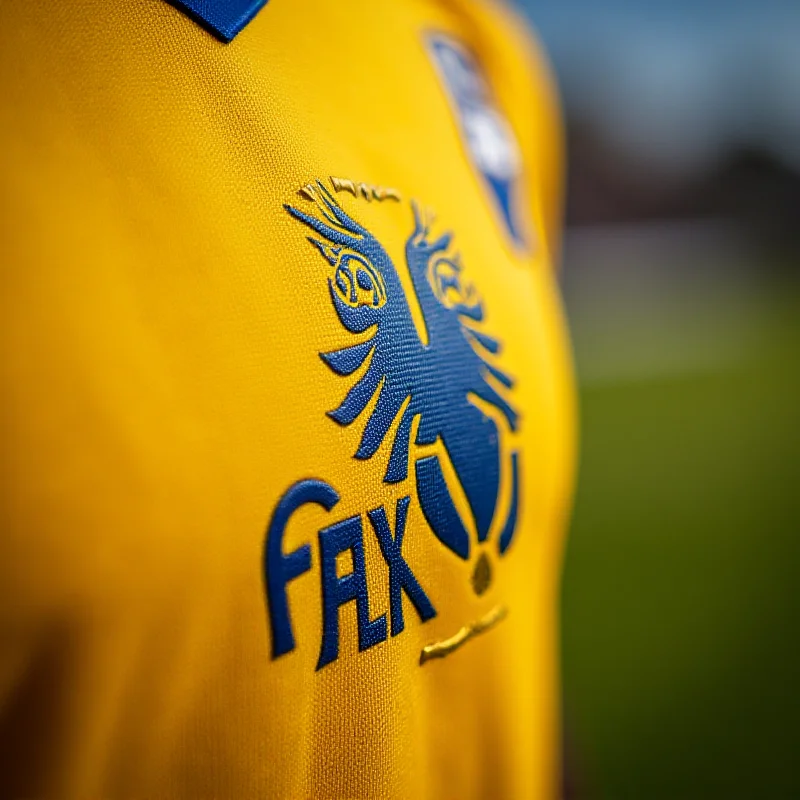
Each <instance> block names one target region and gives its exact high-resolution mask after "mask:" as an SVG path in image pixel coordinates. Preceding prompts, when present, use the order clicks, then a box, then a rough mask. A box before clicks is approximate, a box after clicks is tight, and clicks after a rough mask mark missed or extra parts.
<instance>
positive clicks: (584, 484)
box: [517, 0, 800, 798]
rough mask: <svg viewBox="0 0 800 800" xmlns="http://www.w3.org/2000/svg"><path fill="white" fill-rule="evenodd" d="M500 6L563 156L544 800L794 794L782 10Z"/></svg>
mask: <svg viewBox="0 0 800 800" xmlns="http://www.w3.org/2000/svg"><path fill="white" fill-rule="evenodd" d="M517 3H518V5H519V7H520V8H521V9H522V11H523V12H524V13H525V14H526V15H527V16H528V17H529V19H530V20H531V21H532V23H533V24H534V26H535V28H536V30H537V31H538V33H539V36H540V38H541V39H542V41H543V43H544V45H545V48H546V49H547V50H548V52H549V55H550V58H551V60H552V62H553V65H554V68H555V72H556V76H557V79H558V81H559V83H560V86H561V91H562V98H563V102H564V107H565V113H566V118H567V131H568V143H569V161H570V178H569V196H568V213H567V221H568V228H567V235H566V242H565V249H564V265H563V279H562V281H563V290H564V295H565V300H566V304H567V310H568V315H569V318H570V323H571V328H572V336H573V341H574V347H575V356H576V362H577V371H578V380H579V389H580V400H581V407H582V411H581V416H582V423H581V424H582V446H581V449H582V454H581V470H580V478H579V485H578V490H577V502H576V509H575V516H574V521H573V525H572V530H571V533H570V540H569V542H568V546H567V552H566V561H565V573H564V582H563V596H562V658H563V670H562V674H563V696H564V714H565V720H566V736H565V738H566V745H565V750H566V754H567V767H566V779H565V782H566V787H565V794H566V796H568V797H572V798H662V797H664V798H666V797H668V798H687V797H725V798H738V797H742V798H785V797H800V732H799V731H798V726H799V725H800V689H798V681H800V647H798V643H799V642H798V630H799V629H800V602H798V596H800V590H799V589H798V588H797V587H800V536H799V535H798V534H800V481H798V477H799V476H800V435H799V433H798V427H799V426H798V421H799V420H798V401H799V400H800V392H798V369H797V360H798V353H800V348H799V345H800V2H798V1H797V0H786V1H785V2H784V1H783V0H740V1H739V2H737V1H736V0H650V2H648V3H636V2H633V0H627V1H626V0H606V1H605V2H603V3H597V2H595V0H517Z"/></svg>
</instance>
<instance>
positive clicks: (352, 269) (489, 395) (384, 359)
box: [285, 181, 518, 559]
mask: <svg viewBox="0 0 800 800" xmlns="http://www.w3.org/2000/svg"><path fill="white" fill-rule="evenodd" d="M304 196H308V194H305V195H304ZM311 196H312V197H313V199H314V201H315V202H316V205H317V208H318V209H319V211H320V213H321V215H322V218H319V217H317V216H314V215H311V214H306V213H305V212H303V211H300V210H299V209H297V208H295V207H293V206H290V205H286V206H285V208H286V210H287V211H288V212H289V213H290V214H291V215H292V216H293V217H295V218H296V219H298V220H300V221H301V222H303V223H304V224H305V225H306V226H307V227H308V228H310V229H311V230H312V231H313V232H314V233H315V234H316V235H317V236H318V237H320V238H316V237H315V236H309V237H308V238H309V241H310V242H311V243H312V244H313V245H314V247H315V248H316V249H317V250H318V251H319V252H320V253H321V255H322V256H323V257H324V258H325V260H326V261H327V262H328V263H329V264H330V266H331V267H332V268H333V277H330V278H329V279H328V289H329V294H330V297H331V301H332V303H333V306H334V309H335V310H336V314H337V316H338V317H339V321H340V322H341V323H342V325H343V326H344V327H345V328H346V329H347V330H348V331H349V332H350V333H352V334H363V333H365V332H367V331H368V330H370V329H373V330H374V332H373V333H372V334H371V335H370V337H369V338H368V339H367V340H366V341H361V342H358V343H357V344H354V345H350V346H347V347H344V348H342V349H340V350H334V351H332V352H328V353H321V354H320V356H321V358H322V360H323V361H324V362H325V364H327V366H328V367H329V368H330V369H331V370H332V371H333V372H335V373H336V374H337V375H339V376H342V377H346V376H349V375H352V374H353V373H354V372H355V371H356V370H358V369H359V368H360V367H365V370H364V372H363V374H362V375H361V376H360V377H359V378H358V379H357V380H356V382H355V383H354V384H353V386H352V387H351V388H350V390H349V392H348V393H347V395H346V396H345V398H344V400H343V401H342V402H341V403H340V405H339V406H338V407H337V408H335V409H333V410H332V411H329V412H328V415H329V416H330V417H331V418H332V419H333V420H335V421H336V422H337V423H338V424H339V425H343V426H348V425H351V424H353V423H354V422H355V421H356V420H357V419H358V418H359V417H360V416H361V414H362V413H363V412H364V411H365V409H366V408H367V406H368V405H369V403H370V401H371V400H372V398H373V397H374V396H375V394H377V395H378V398H377V402H376V404H375V406H374V408H373V410H372V412H371V413H370V414H369V417H368V419H367V421H366V424H365V426H364V430H363V433H362V436H361V440H360V443H359V445H358V448H357V450H356V452H355V458H357V459H368V458H372V457H373V456H374V455H375V453H376V452H377V451H378V448H379V447H380V446H381V445H382V444H383V443H384V441H385V440H386V438H387V435H388V433H389V429H390V427H391V425H392V422H393V421H394V420H395V419H396V418H397V417H398V415H400V422H399V425H398V427H397V431H396V433H395V436H394V441H393V442H392V443H391V451H390V456H389V461H388V465H387V468H386V472H385V475H384V482H385V483H389V484H392V483H399V482H401V481H404V480H405V479H406V478H407V477H408V462H409V450H410V444H411V442H410V439H411V428H412V422H413V420H414V418H415V417H419V427H418V430H417V436H416V443H417V444H418V445H429V444H433V443H435V442H436V441H437V440H438V439H441V441H442V443H443V445H444V448H445V450H446V451H447V454H448V456H449V459H450V462H451V463H452V465H453V469H454V470H455V473H456V475H457V476H458V480H459V483H460V484H461V487H462V488H463V490H464V494H465V496H466V499H467V502H468V504H469V507H470V510H471V511H472V515H473V519H474V521H475V526H476V529H477V534H478V541H479V542H483V541H485V540H486V538H487V536H488V533H489V528H490V526H491V523H492V520H493V518H494V514H495V510H496V507H497V500H498V496H499V489H500V443H499V434H498V429H497V424H496V422H495V421H494V419H492V418H490V417H488V416H486V415H485V414H484V412H483V411H482V410H481V409H480V408H478V406H477V405H475V404H474V403H473V402H472V401H471V400H470V397H471V396H473V395H474V396H475V397H477V398H480V399H481V400H482V401H484V402H485V403H488V404H490V405H491V406H493V407H494V408H496V409H497V410H498V411H499V412H500V413H501V414H502V416H503V417H504V418H505V420H506V422H507V424H508V426H509V428H510V430H511V431H515V430H516V428H517V423H518V415H517V412H516V411H515V410H514V409H513V408H512V407H511V405H510V404H509V403H508V401H507V400H506V399H505V398H504V397H503V396H502V394H501V393H500V391H499V390H498V389H497V388H495V385H493V384H499V385H501V386H502V387H504V389H511V388H512V387H513V380H512V379H511V377H509V376H508V375H507V374H506V373H505V372H503V371H502V370H500V369H498V368H497V367H496V366H494V365H493V364H491V363H490V362H489V360H488V358H487V357H486V356H484V355H483V354H482V352H481V351H485V352H487V353H489V354H491V355H497V354H498V353H499V352H500V349H501V346H500V343H499V342H498V341H497V340H496V339H494V338H493V337H490V336H488V335H487V334H485V333H483V332H482V331H479V330H477V328H475V327H474V325H475V324H477V323H481V322H482V321H483V319H484V310H483V305H482V303H481V301H480V299H479V298H477V296H476V294H475V292H474V289H473V288H472V287H471V286H467V285H465V284H464V282H463V280H462V277H461V273H462V265H461V262H460V258H459V257H458V255H450V254H449V252H450V245H451V243H452V239H453V236H452V234H451V233H444V234H442V235H441V236H439V237H438V238H435V239H434V238H432V237H431V230H430V220H429V219H427V218H426V217H425V215H424V214H423V213H422V212H421V210H420V208H419V207H418V206H417V204H416V203H413V202H412V211H413V218H414V229H413V231H412V233H411V235H410V236H409V238H408V240H407V242H406V247H405V257H406V264H407V267H408V270H409V273H410V275H411V280H412V283H413V286H414V292H415V294H416V297H417V300H418V301H419V304H420V307H421V309H422V313H423V317H424V320H425V325H426V327H427V331H428V343H427V344H425V343H423V341H422V340H421V339H420V336H419V334H418V332H417V329H416V327H415V325H414V322H413V319H412V317H411V311H410V308H409V305H408V302H407V300H406V296H405V292H404V290H403V286H402V283H401V281H400V278H399V276H398V274H397V271H396V269H395V266H394V264H393V263H392V260H391V259H390V258H389V255H388V254H387V253H386V251H385V250H384V248H383V246H382V245H381V244H380V242H379V241H378V240H377V239H376V238H375V237H374V236H373V235H372V234H371V233H370V232H369V231H368V230H367V229H366V228H364V227H363V226H362V225H360V224H359V223H358V222H356V221H355V220H354V219H353V218H352V217H350V216H349V215H348V214H347V213H345V211H344V210H343V209H342V207H341V206H340V205H339V204H338V202H337V201H336V200H335V199H334V197H333V195H332V194H331V193H330V192H329V191H328V189H327V188H326V187H325V185H324V184H323V183H322V182H321V181H317V185H316V187H314V192H313V194H312V195H311ZM401 412H402V413H401ZM517 463H518V456H517V455H516V454H514V455H513V469H512V471H513V474H514V476H515V487H516V476H517V466H516V465H517ZM415 472H416V477H417V494H418V497H419V501H420V505H421V507H422V510H423V513H424V514H425V517H426V519H427V521H428V523H429V525H430V526H431V529H432V530H433V532H434V534H435V535H436V536H437V538H438V539H439V540H440V541H441V542H442V544H444V545H445V547H447V548H448V549H449V550H451V551H452V552H453V553H455V554H456V555H458V556H460V557H461V558H463V559H468V558H469V553H470V542H469V535H468V533H467V531H466V528H465V526H464V524H463V522H462V521H461V518H460V516H459V514H458V511H457V510H456V508H455V504H454V502H453V499H452V497H451V494H450V492H449V490H448V489H447V485H446V482H445V479H444V475H443V472H442V468H441V465H440V463H439V457H438V456H428V457H426V458H423V459H420V461H418V462H417V463H416V466H415ZM514 497H515V498H516V488H514ZM511 512H513V513H510V514H509V517H508V520H507V521H506V524H505V526H504V531H503V539H502V541H501V543H500V544H499V550H500V552H501V554H502V553H505V551H506V550H507V549H508V547H509V545H510V544H511V540H512V537H513V533H514V530H515V527H516V500H514V502H513V503H512V509H511Z"/></svg>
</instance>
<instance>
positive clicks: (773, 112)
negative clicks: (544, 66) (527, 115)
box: [516, 0, 800, 171]
mask: <svg viewBox="0 0 800 800" xmlns="http://www.w3.org/2000/svg"><path fill="white" fill-rule="evenodd" d="M516 5H517V6H518V7H519V8H521V9H522V10H523V12H524V13H525V14H526V15H527V16H528V17H529V19H530V20H531V21H532V23H533V25H534V27H535V28H536V29H537V30H538V32H539V35H540V37H541V39H542V40H543V42H544V44H545V46H546V48H547V50H548V51H549V54H550V57H551V59H552V61H553V63H554V65H555V68H556V72H557V74H558V78H559V81H560V83H561V88H562V92H563V95H564V99H565V104H566V106H567V110H568V112H569V114H570V115H571V116H573V117H580V118H581V119H582V120H584V121H586V120H588V121H589V122H591V123H593V124H596V125H598V126H600V127H601V128H602V129H603V131H604V133H605V134H606V135H608V136H609V137H611V138H612V139H613V140H615V141H616V142H617V143H618V144H622V145H624V146H627V147H630V148H631V149H632V150H634V151H636V153H637V155H640V156H644V157H646V158H649V159H651V160H654V161H656V162H660V163H661V164H662V165H663V166H665V167H666V168H669V169H675V170H682V169H684V170H687V171H692V170H696V169H698V168H703V167H709V166H713V164H711V162H713V161H714V160H715V159H720V158H723V157H724V156H725V155H726V154H727V153H729V152H730V151H731V150H733V149H735V148H736V147H743V146H751V147H752V146H754V147H761V148H764V149H766V150H768V151H769V152H770V153H772V154H773V155H775V156H777V157H778V158H779V159H781V160H782V161H784V162H785V163H786V164H787V165H790V166H793V167H794V168H795V169H800V0H738V1H737V0H649V1H648V2H641V0H638V1H637V0H604V2H602V3H600V2H597V0H516Z"/></svg>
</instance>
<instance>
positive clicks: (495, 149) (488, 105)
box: [426, 33, 528, 250]
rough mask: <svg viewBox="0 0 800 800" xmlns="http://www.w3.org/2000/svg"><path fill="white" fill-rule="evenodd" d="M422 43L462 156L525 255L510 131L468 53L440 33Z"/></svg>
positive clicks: (517, 163) (518, 162) (518, 164)
mask: <svg viewBox="0 0 800 800" xmlns="http://www.w3.org/2000/svg"><path fill="white" fill-rule="evenodd" d="M426 44H427V46H428V51H429V52H430V55H431V58H432V60H433V62H434V64H435V66H436V68H437V71H438V72H439V75H440V77H441V79H442V82H443V83H444V85H445V88H446V90H447V93H448V95H449V97H450V101H451V105H452V106H453V111H454V113H455V115H456V118H457V120H458V124H459V127H460V129H461V135H462V137H463V139H464V143H465V149H466V151H467V155H468V156H469V158H470V160H471V161H472V164H473V165H474V167H475V169H476V170H477V171H478V172H479V173H480V175H481V177H482V178H483V182H484V184H485V186H486V188H487V190H488V191H489V194H490V195H491V197H492V200H493V201H494V205H495V206H496V208H497V211H498V212H499V214H500V216H501V218H502V221H503V223H504V226H505V228H506V231H507V232H508V234H509V236H510V237H511V239H512V240H513V241H514V244H516V245H517V246H518V247H520V248H522V249H526V250H527V249H528V237H527V236H526V233H525V231H524V229H523V227H522V225H521V223H520V214H519V208H518V205H519V193H520V191H521V186H520V183H521V178H522V159H521V157H520V152H519V146H518V144H517V140H516V137H515V136H514V132H513V130H512V129H511V126H510V125H509V124H508V122H507V121H506V119H505V117H504V116H503V115H502V113H501V112H500V110H499V109H498V108H497V105H496V103H495V102H494V99H493V97H492V93H491V90H490V88H489V84H488V83H487V81H486V78H485V77H484V75H483V72H482V70H481V69H480V66H479V65H478V63H477V61H476V60H475V58H474V57H473V56H472V55H471V54H470V53H469V51H468V50H467V49H466V48H464V47H463V46H462V45H461V44H459V43H458V42H456V41H454V40H453V39H452V38H451V37H449V36H445V35H443V34H441V33H431V34H428V35H427V36H426Z"/></svg>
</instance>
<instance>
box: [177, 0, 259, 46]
mask: <svg viewBox="0 0 800 800" xmlns="http://www.w3.org/2000/svg"><path fill="white" fill-rule="evenodd" d="M168 2H169V3H170V5H173V6H175V8H177V9H178V10H179V11H183V13H184V14H186V16H187V17H190V18H191V19H193V20H194V21H195V22H196V23H197V24H198V25H200V26H201V27H203V28H205V29H206V30H207V31H208V32H209V33H212V34H213V35H214V36H216V37H217V38H218V39H220V40H221V41H223V42H225V44H228V42H230V41H231V40H232V39H233V38H234V37H235V36H236V35H237V34H239V33H240V32H241V31H242V29H243V28H244V27H245V25H247V24H248V23H249V22H250V21H251V20H252V19H253V17H255V15H256V14H258V12H259V11H260V10H261V9H262V8H263V7H264V6H265V5H266V4H267V0H168Z"/></svg>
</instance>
